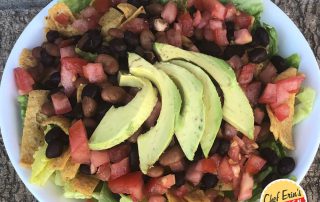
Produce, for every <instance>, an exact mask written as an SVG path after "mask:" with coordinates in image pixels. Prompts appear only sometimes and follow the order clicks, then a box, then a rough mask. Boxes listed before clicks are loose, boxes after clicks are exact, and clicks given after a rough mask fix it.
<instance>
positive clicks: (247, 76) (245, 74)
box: [238, 63, 257, 84]
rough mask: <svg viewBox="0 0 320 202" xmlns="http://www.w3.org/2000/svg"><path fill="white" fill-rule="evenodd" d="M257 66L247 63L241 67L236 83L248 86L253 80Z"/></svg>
mask: <svg viewBox="0 0 320 202" xmlns="http://www.w3.org/2000/svg"><path fill="white" fill-rule="evenodd" d="M256 68H257V66H256V65H255V64H252V63H249V64H247V65H245V66H243V67H242V70H241V73H240V76H239V78H238V81H239V83H240V84H248V83H250V82H251V81H252V79H253V74H254V71H255V70H256Z"/></svg>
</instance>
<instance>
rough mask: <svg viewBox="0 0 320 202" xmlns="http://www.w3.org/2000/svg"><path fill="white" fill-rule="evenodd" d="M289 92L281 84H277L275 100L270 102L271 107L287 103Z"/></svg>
mask: <svg viewBox="0 0 320 202" xmlns="http://www.w3.org/2000/svg"><path fill="white" fill-rule="evenodd" d="M289 97H290V93H289V92H288V91H287V90H286V89H284V88H283V87H282V86H281V85H277V101H275V102H273V103H270V106H271V108H276V107H278V106H280V105H281V104H284V103H287V101H288V99H289Z"/></svg>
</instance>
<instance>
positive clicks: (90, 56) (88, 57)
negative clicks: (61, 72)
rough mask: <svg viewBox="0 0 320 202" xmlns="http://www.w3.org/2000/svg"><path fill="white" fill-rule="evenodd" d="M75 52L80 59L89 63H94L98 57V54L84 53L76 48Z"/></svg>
mask: <svg viewBox="0 0 320 202" xmlns="http://www.w3.org/2000/svg"><path fill="white" fill-rule="evenodd" d="M75 52H76V54H77V55H79V56H80V57H82V58H84V59H85V60H88V61H90V62H94V61H95V60H96V58H97V57H98V54H96V53H90V52H85V51H83V50H81V49H80V48H78V47H76V49H75Z"/></svg>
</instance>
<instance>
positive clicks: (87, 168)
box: [79, 164, 91, 175]
mask: <svg viewBox="0 0 320 202" xmlns="http://www.w3.org/2000/svg"><path fill="white" fill-rule="evenodd" d="M79 171H80V172H81V173H82V174H85V175H91V169H90V165H88V164H81V165H80V167H79Z"/></svg>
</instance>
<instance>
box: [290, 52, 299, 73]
mask: <svg viewBox="0 0 320 202" xmlns="http://www.w3.org/2000/svg"><path fill="white" fill-rule="evenodd" d="M300 62H301V57H300V55H298V54H297V53H295V54H292V55H291V56H289V57H287V58H286V64H287V65H288V66H289V67H295V68H297V69H298V68H299V66H300Z"/></svg>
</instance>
